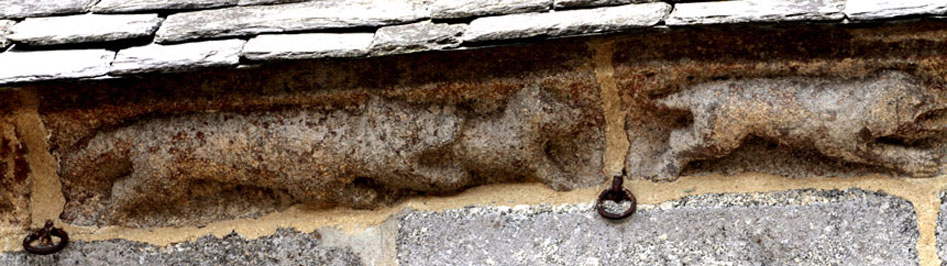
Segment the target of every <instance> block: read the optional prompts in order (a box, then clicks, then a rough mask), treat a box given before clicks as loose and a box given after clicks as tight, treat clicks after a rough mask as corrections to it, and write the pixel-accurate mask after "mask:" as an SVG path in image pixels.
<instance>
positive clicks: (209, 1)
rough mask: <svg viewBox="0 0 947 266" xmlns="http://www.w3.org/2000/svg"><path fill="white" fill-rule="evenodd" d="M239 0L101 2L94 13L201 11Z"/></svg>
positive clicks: (108, 0) (102, 0)
mask: <svg viewBox="0 0 947 266" xmlns="http://www.w3.org/2000/svg"><path fill="white" fill-rule="evenodd" d="M238 1H239V0H101V1H99V3H98V4H95V6H94V7H92V12H96V13H115V12H136V11H151V10H174V9H201V8H215V7H224V6H235V5H237V2H238Z"/></svg>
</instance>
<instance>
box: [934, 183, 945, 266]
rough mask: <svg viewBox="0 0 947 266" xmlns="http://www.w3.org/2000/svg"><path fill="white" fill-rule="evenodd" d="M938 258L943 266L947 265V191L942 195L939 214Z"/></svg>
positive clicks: (937, 232) (937, 234)
mask: <svg viewBox="0 0 947 266" xmlns="http://www.w3.org/2000/svg"><path fill="white" fill-rule="evenodd" d="M936 236H937V257H939V258H940V260H941V263H940V265H941V266H944V265H947V260H945V259H947V191H942V192H941V193H940V209H939V210H938V212H937V231H936Z"/></svg>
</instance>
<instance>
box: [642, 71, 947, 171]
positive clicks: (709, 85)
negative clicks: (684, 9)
mask: <svg viewBox="0 0 947 266" xmlns="http://www.w3.org/2000/svg"><path fill="white" fill-rule="evenodd" d="M942 101H943V96H942V95H941V94H939V92H935V91H932V90H929V89H926V88H925V87H924V86H922V85H920V84H919V82H917V81H915V79H914V78H913V77H911V76H910V75H908V74H905V73H903V72H897V71H886V72H881V73H877V74H875V75H872V76H870V77H866V78H863V79H840V78H811V77H789V78H751V79H733V80H722V81H712V82H706V83H702V84H698V85H696V86H693V87H690V88H687V89H685V90H683V91H680V92H676V93H673V94H671V95H668V96H666V97H663V98H661V99H660V100H659V102H660V103H661V104H662V105H664V106H665V107H667V108H670V109H674V110H686V111H689V112H690V114H691V115H692V118H693V121H692V123H690V125H689V126H687V127H685V128H677V129H674V130H673V131H671V134H670V139H669V141H668V146H669V147H668V149H667V150H666V151H664V152H663V155H661V158H660V159H659V160H657V164H656V165H655V166H654V168H653V169H651V171H652V173H653V175H654V176H657V177H659V178H662V179H664V178H673V177H676V176H677V175H679V174H680V171H681V170H682V169H683V167H684V166H686V165H687V164H688V163H690V162H693V161H697V160H705V159H715V158H720V157H723V156H726V155H728V154H729V153H730V152H732V151H733V150H735V149H737V148H738V147H739V146H740V145H741V144H742V143H743V140H744V139H746V138H747V137H748V136H756V137H760V138H763V139H766V140H768V141H772V142H776V143H779V144H782V145H790V146H803V147H812V148H815V149H816V150H818V151H819V152H821V153H822V154H824V155H827V156H830V157H834V158H838V159H841V160H844V161H848V162H855V163H862V164H867V165H873V166H879V167H884V168H889V169H893V170H897V171H900V172H902V173H905V174H907V175H910V176H914V177H930V176H933V175H935V174H936V173H937V171H938V166H939V163H938V162H937V159H936V158H937V156H935V154H934V153H933V150H932V149H929V148H925V147H916V145H911V141H913V140H919V139H923V138H927V137H931V136H933V135H934V133H936V132H942V131H943V130H944V128H943V126H944V125H941V124H939V123H928V122H929V121H922V120H926V119H927V118H929V116H932V115H937V114H939V111H943V110H944V109H945V108H947V107H945V105H944V103H943V102H942Z"/></svg>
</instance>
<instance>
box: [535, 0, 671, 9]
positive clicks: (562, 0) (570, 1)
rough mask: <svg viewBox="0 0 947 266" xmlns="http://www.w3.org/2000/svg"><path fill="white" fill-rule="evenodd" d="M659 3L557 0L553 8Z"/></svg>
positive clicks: (644, 0) (643, 1)
mask: <svg viewBox="0 0 947 266" xmlns="http://www.w3.org/2000/svg"><path fill="white" fill-rule="evenodd" d="M648 2H658V1H655V0H556V2H555V3H554V4H553V8H555V9H560V8H575V7H595V6H614V5H624V4H632V3H648Z"/></svg>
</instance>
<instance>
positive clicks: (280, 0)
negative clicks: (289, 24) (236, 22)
mask: <svg viewBox="0 0 947 266" xmlns="http://www.w3.org/2000/svg"><path fill="white" fill-rule="evenodd" d="M306 1H311V0H240V2H239V3H238V5H241V6H250V5H271V4H288V3H298V2H306Z"/></svg>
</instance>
